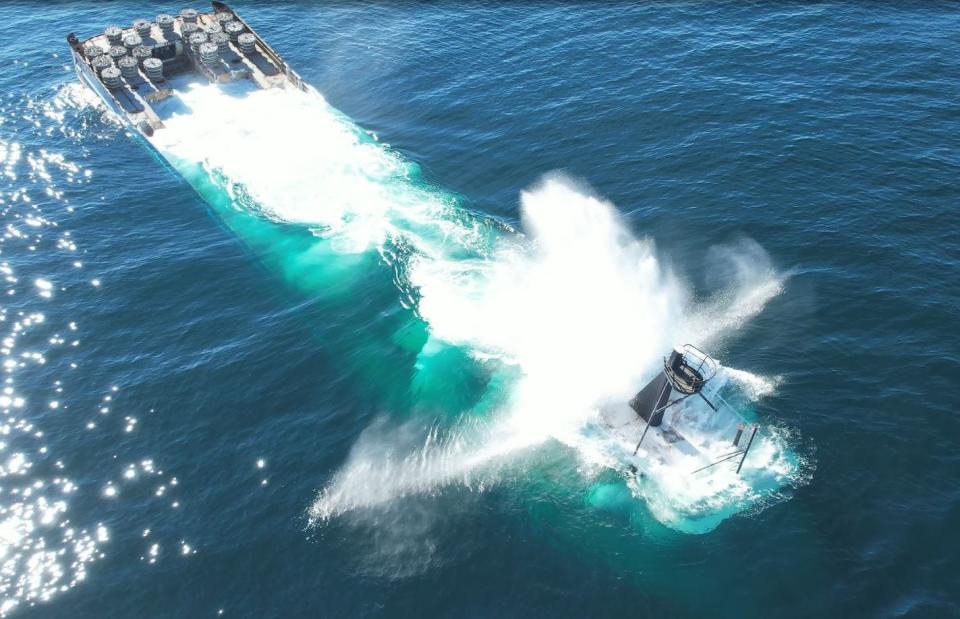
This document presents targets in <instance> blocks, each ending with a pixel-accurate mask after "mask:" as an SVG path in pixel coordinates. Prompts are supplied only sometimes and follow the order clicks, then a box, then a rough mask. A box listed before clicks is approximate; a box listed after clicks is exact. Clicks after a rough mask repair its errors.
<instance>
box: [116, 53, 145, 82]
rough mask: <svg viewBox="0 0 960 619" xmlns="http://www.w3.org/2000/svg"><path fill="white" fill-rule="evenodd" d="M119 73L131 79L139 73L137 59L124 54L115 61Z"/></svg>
mask: <svg viewBox="0 0 960 619" xmlns="http://www.w3.org/2000/svg"><path fill="white" fill-rule="evenodd" d="M117 67H119V68H120V73H121V74H122V75H123V77H124V78H125V79H127V80H131V79H133V78H135V77H137V75H139V74H140V67H139V63H138V62H137V59H136V58H134V57H133V56H124V57H123V58H121V59H120V60H119V61H118V62H117Z"/></svg>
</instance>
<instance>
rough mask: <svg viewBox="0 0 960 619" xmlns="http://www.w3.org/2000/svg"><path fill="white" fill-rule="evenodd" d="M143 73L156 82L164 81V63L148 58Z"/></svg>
mask: <svg viewBox="0 0 960 619" xmlns="http://www.w3.org/2000/svg"><path fill="white" fill-rule="evenodd" d="M143 72H144V73H146V74H147V77H149V78H150V80H151V81H154V82H162V81H163V61H162V60H160V59H159V58H147V59H146V60H144V61H143Z"/></svg>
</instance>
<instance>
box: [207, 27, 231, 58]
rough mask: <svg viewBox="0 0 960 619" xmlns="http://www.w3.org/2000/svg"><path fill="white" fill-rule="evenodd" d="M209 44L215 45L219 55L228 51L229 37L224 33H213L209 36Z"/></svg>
mask: <svg viewBox="0 0 960 619" xmlns="http://www.w3.org/2000/svg"><path fill="white" fill-rule="evenodd" d="M210 42H211V43H216V45H217V47H218V48H219V49H220V54H221V55H223V53H224V52H227V51H229V50H230V35H228V34H227V33H226V32H214V33H213V34H211V35H210Z"/></svg>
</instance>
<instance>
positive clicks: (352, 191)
mask: <svg viewBox="0 0 960 619" xmlns="http://www.w3.org/2000/svg"><path fill="white" fill-rule="evenodd" d="M184 101H185V103H186V104H187V105H188V106H189V108H190V109H191V112H190V113H188V114H181V115H177V116H175V117H173V118H170V119H169V120H167V121H166V123H165V124H166V127H165V128H164V129H163V130H161V131H158V132H157V134H156V136H155V137H154V142H155V144H156V145H157V146H158V147H159V148H160V149H161V150H162V151H164V152H166V153H167V154H169V155H171V156H172V157H174V158H175V159H177V160H181V161H184V162H194V163H199V164H202V165H203V166H204V167H205V168H206V169H207V170H208V172H209V173H210V174H211V175H215V176H216V177H217V178H219V179H226V187H227V191H229V192H230V193H231V195H233V196H234V197H235V198H236V200H235V203H236V204H237V205H246V206H247V207H249V208H253V209H255V210H257V211H259V212H261V213H262V214H264V215H266V216H267V217H270V218H272V219H277V220H281V221H286V222H296V223H301V224H305V225H308V226H310V227H313V228H314V229H315V230H316V231H317V233H318V234H321V235H323V236H325V237H327V238H329V239H331V241H332V244H333V247H334V249H336V250H338V251H341V252H344V253H353V252H361V251H369V250H375V251H379V252H380V253H381V255H382V256H383V257H384V258H385V260H387V261H388V262H392V261H395V260H403V261H404V264H403V267H404V268H403V269H402V276H401V277H399V278H398V284H399V285H400V286H401V287H402V288H404V290H403V291H402V292H403V295H404V296H409V297H410V298H411V299H412V300H413V301H414V302H415V303H416V310H417V311H418V313H419V314H420V316H422V318H423V319H424V320H425V321H426V322H427V323H428V324H429V328H430V332H431V338H432V340H431V341H437V340H442V341H445V342H447V343H450V344H455V345H459V346H462V347H464V348H466V349H468V350H469V351H470V352H471V353H472V354H473V356H474V357H475V358H476V359H478V362H482V363H484V365H485V367H489V368H491V371H493V372H507V374H513V373H517V372H516V370H520V372H519V374H520V377H519V378H518V379H517V380H514V381H512V382H510V381H507V384H510V385H511V390H510V393H509V394H508V397H506V398H505V401H506V402H507V404H506V406H504V407H503V408H502V409H501V410H499V411H497V412H496V414H495V415H494V416H493V418H492V419H490V420H487V421H484V422H474V421H471V420H469V416H467V417H465V418H466V419H467V420H468V421H464V422H462V423H460V424H457V425H455V426H454V427H452V428H447V429H445V430H442V431H441V430H438V429H434V430H432V431H431V432H430V433H429V435H428V436H427V438H426V439H425V440H421V441H413V440H410V439H409V437H408V439H406V440H400V439H399V438H397V437H398V436H400V435H401V434H403V433H401V432H399V431H393V432H377V431H371V432H368V433H366V434H364V436H362V437H361V438H360V439H359V440H358V442H357V444H356V446H355V447H354V449H353V451H352V453H351V454H350V456H349V458H348V459H347V462H346V463H345V464H344V465H343V467H342V468H341V469H340V470H339V471H337V472H336V473H335V474H334V475H333V477H332V478H331V480H330V481H329V483H328V484H327V486H326V487H325V488H324V489H323V490H322V491H321V493H320V495H319V496H318V498H317V500H316V501H315V503H314V504H313V506H312V507H311V510H310V513H311V518H312V519H313V520H314V521H316V520H322V519H324V518H329V517H332V516H335V515H337V514H342V513H344V512H346V511H350V510H354V509H360V508H369V507H372V506H376V505H382V504H384V503H387V502H390V501H392V500H394V499H396V498H398V497H403V496H407V495H409V494H431V493H433V492H436V491H438V490H439V489H440V488H442V487H444V486H445V485H449V484H462V485H466V486H468V487H484V486H485V485H486V484H488V483H492V482H494V481H496V480H497V479H499V478H500V477H499V475H500V471H502V468H503V467H504V466H507V465H508V464H509V462H510V461H511V460H512V459H515V458H516V456H517V454H520V453H525V452H526V451H528V450H529V448H531V447H533V446H536V445H540V444H542V443H544V442H546V441H559V442H561V443H563V444H565V445H568V446H569V447H570V448H571V449H572V450H573V451H574V453H577V454H579V457H580V458H582V459H583V461H584V462H585V463H590V464H591V465H592V466H616V458H615V457H613V455H612V454H611V453H610V452H609V451H605V447H604V444H603V443H602V442H598V441H597V440H595V439H594V438H593V437H591V436H589V435H588V434H586V433H585V430H584V428H587V427H589V426H590V424H591V422H594V421H596V418H597V409H598V406H599V405H600V404H601V403H603V402H605V401H609V400H612V399H618V398H619V399H625V398H627V397H628V396H629V395H630V394H631V393H632V392H634V391H635V390H636V388H637V386H638V384H641V383H642V381H643V379H645V378H648V377H649V376H650V375H651V374H652V372H653V371H655V369H656V368H657V367H658V365H659V363H660V360H661V356H662V354H663V352H664V351H665V350H669V348H670V347H671V346H673V345H674V344H677V343H685V342H692V343H697V344H701V345H709V344H711V343H714V342H716V341H718V340H719V339H721V338H723V337H725V336H727V335H729V334H731V333H733V332H735V331H736V330H737V329H738V328H739V327H740V326H741V325H742V324H744V322H746V321H747V320H749V319H750V318H751V317H752V316H754V315H755V314H757V313H758V312H760V311H761V310H762V309H763V307H764V305H765V304H766V303H767V302H768V301H769V300H770V299H771V298H773V297H774V296H776V295H777V294H779V293H780V292H781V290H782V287H783V284H782V279H781V278H780V277H779V276H778V275H777V274H776V273H775V271H774V270H773V269H772V267H770V265H769V260H767V259H766V257H765V254H764V253H763V250H762V249H761V248H759V246H757V245H756V244H753V245H750V246H749V247H745V246H741V247H739V248H738V247H734V248H726V249H718V250H717V252H715V255H713V256H712V257H711V261H712V262H713V263H715V264H717V265H721V264H729V265H732V266H731V267H730V268H728V269H726V270H725V271H724V270H721V272H720V275H719V276H718V278H719V279H722V280H723V286H721V287H720V289H719V291H718V292H717V294H715V295H714V296H713V297H712V298H711V299H709V300H708V301H707V302H702V303H693V302H692V300H691V297H690V293H689V292H688V291H687V290H686V289H685V288H684V287H683V286H682V285H681V284H680V283H679V282H678V280H677V279H676V278H675V277H673V275H672V274H671V273H670V272H669V270H668V269H666V268H665V267H664V266H663V264H662V262H661V261H660V260H659V259H658V257H657V254H656V251H655V247H654V244H653V242H652V241H650V240H649V239H644V238H637V237H635V236H634V235H632V234H631V233H630V232H629V230H628V228H627V227H626V226H625V225H624V224H623V223H622V222H621V221H620V218H619V216H618V214H617V211H616V208H615V207H614V206H613V205H611V204H609V203H608V202H605V201H604V200H602V199H600V198H598V197H596V196H594V195H593V194H592V192H590V191H589V190H588V189H585V188H583V187H581V186H579V185H578V184H577V183H574V182H573V181H571V180H570V179H567V178H563V177H560V176H550V177H547V178H546V179H544V181H543V182H541V183H540V184H539V185H537V186H536V187H533V188H531V189H530V190H527V191H525V192H523V194H522V195H521V206H522V218H523V228H524V232H525V233H526V236H524V235H516V234H512V233H509V232H508V233H506V234H504V233H501V232H499V231H498V230H497V229H494V228H492V227H491V226H490V225H489V223H488V222H486V220H484V219H482V218H480V217H477V216H474V215H472V214H470V213H467V212H465V211H463V210H461V209H459V208H458V207H457V205H456V201H455V200H454V199H453V198H452V197H451V196H450V195H449V194H446V193H444V192H441V191H438V190H436V189H433V188H430V187H427V186H426V185H425V184H424V183H423V182H422V181H421V180H420V179H419V177H418V175H417V168H416V166H415V165H413V164H411V163H409V162H407V161H406V160H404V159H403V158H402V157H401V156H399V155H398V154H397V153H395V152H394V151H392V150H390V149H389V148H386V147H384V146H383V145H381V144H379V143H378V142H377V141H376V140H375V139H374V138H373V137H371V136H370V135H368V134H366V133H364V132H362V131H361V130H360V129H359V128H357V127H356V126H355V125H354V124H353V123H352V122H350V121H349V119H347V118H346V117H344V116H343V115H342V114H340V113H339V112H337V111H336V110H334V109H333V108H331V107H330V106H329V105H328V104H327V103H326V102H325V101H324V100H323V99H322V97H320V96H319V95H316V94H313V93H301V92H294V91H281V90H269V91H254V92H250V93H247V94H245V95H244V96H241V97H234V96H228V95H226V94H224V93H223V92H222V91H220V90H219V89H218V87H216V86H210V85H204V86H196V87H194V88H192V89H191V90H189V91H188V92H187V93H186V94H185V95H184ZM242 196H249V197H250V198H252V199H253V202H252V203H247V202H245V201H244V200H242V199H241V197H242ZM399 246H402V247H404V248H405V251H403V252H398V251H395V248H396V247H399ZM422 354H429V351H427V350H426V349H425V351H424V352H423V353H422ZM732 376H734V377H735V378H736V377H738V376H739V379H740V380H741V381H745V380H746V379H745V378H744V377H746V376H749V375H747V374H745V373H743V374H740V375H738V374H732ZM748 382H749V381H748ZM754 382H755V384H756V385H761V384H762V383H763V379H760V378H756V380H755V381H754ZM493 383H494V384H497V385H501V384H503V381H493ZM754 392H755V396H757V397H759V396H760V395H762V394H763V393H764V392H765V391H764V389H763V388H760V387H757V388H755V389H754ZM766 392H769V389H767V390H766ZM772 449H773V448H772ZM673 473H675V472H671V471H664V472H663V474H662V475H658V476H657V477H658V479H659V480H661V481H662V483H658V484H657V485H656V487H657V491H656V492H657V494H656V496H655V497H653V496H651V495H650V492H649V489H643V488H641V489H638V490H637V491H638V493H639V494H642V495H643V496H646V498H647V499H648V501H649V503H650V505H651V509H652V511H653V512H654V513H655V514H656V515H657V517H658V518H662V519H664V520H665V521H670V520H671V519H676V518H679V517H681V516H680V514H683V515H684V517H686V516H689V514H691V513H699V512H697V510H698V509H699V510H700V511H701V512H702V511H704V510H706V511H709V510H714V511H716V505H713V504H711V501H713V500H720V499H719V498H717V497H718V496H719V495H718V493H717V492H716V487H714V486H715V484H716V483H717V481H716V479H715V478H713V479H712V481H711V480H709V479H708V480H707V481H704V479H697V480H684V481H682V482H681V481H677V480H674V479H673V478H674V476H673ZM728 481H729V480H728ZM737 483H739V484H740V485H739V486H738V485H737V484H728V485H730V486H731V487H732V488H734V490H732V491H729V492H726V493H725V495H724V498H723V500H724V501H727V503H728V504H730V503H738V502H739V500H740V495H746V494H749V490H750V489H749V488H747V487H746V486H744V483H745V482H742V481H740V482H737ZM712 485H713V486H712Z"/></svg>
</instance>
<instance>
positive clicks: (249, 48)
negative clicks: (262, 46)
mask: <svg viewBox="0 0 960 619" xmlns="http://www.w3.org/2000/svg"><path fill="white" fill-rule="evenodd" d="M256 44H257V37H255V36H253V33H252V32H244V33H243V34H241V35H240V36H238V37H237V45H239V46H240V51H241V52H243V53H244V54H252V53H253V50H254V48H255V46H256Z"/></svg>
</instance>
